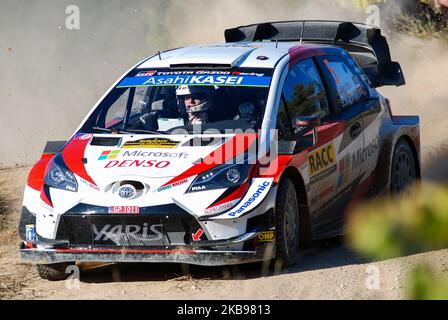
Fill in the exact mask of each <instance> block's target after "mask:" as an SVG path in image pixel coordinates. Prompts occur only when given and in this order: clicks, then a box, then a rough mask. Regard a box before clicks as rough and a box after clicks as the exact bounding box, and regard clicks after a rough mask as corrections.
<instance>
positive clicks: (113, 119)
mask: <svg viewBox="0 0 448 320" xmlns="http://www.w3.org/2000/svg"><path fill="white" fill-rule="evenodd" d="M128 98H129V89H127V90H126V91H125V92H123V94H122V95H121V96H120V97H119V98H118V99H117V100H116V101H115V102H114V103H113V104H112V105H111V106H110V108H109V109H108V110H107V113H106V119H105V127H106V128H110V127H113V126H114V125H116V124H118V123H120V122H122V121H123V120H124V114H125V111H126V104H127V102H128Z"/></svg>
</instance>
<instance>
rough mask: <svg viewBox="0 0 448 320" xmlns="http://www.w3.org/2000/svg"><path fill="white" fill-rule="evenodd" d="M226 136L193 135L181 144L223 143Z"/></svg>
mask: <svg viewBox="0 0 448 320" xmlns="http://www.w3.org/2000/svg"><path fill="white" fill-rule="evenodd" d="M225 139H226V138H217V137H207V138H204V137H194V138H192V139H190V140H188V141H186V142H184V143H183V144H182V147H210V146H215V145H218V144H222V143H224V140H225Z"/></svg>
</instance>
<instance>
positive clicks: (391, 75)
mask: <svg viewBox="0 0 448 320" xmlns="http://www.w3.org/2000/svg"><path fill="white" fill-rule="evenodd" d="M224 36H225V39H226V42H244V41H249V42H253V41H266V40H269V41H300V42H312V43H320V44H327V45H332V46H335V47H339V48H342V49H344V50H346V51H347V52H348V53H349V54H350V55H351V56H352V57H353V59H354V60H355V61H356V62H357V63H358V65H359V66H360V67H361V68H362V69H363V70H364V72H365V73H366V74H367V76H368V77H369V79H370V81H371V82H372V84H373V85H374V87H381V86H386V85H395V86H401V85H404V84H405V83H406V82H405V79H404V75H403V72H402V71H401V67H400V64H399V63H398V62H394V61H392V59H391V56H390V50H389V45H388V43H387V40H386V38H385V37H384V36H382V35H381V29H379V28H378V27H376V26H372V25H366V24H362V23H353V22H343V21H319V20H299V21H280V22H266V23H260V24H252V25H247V26H240V27H236V28H231V29H226V30H225V33H224Z"/></svg>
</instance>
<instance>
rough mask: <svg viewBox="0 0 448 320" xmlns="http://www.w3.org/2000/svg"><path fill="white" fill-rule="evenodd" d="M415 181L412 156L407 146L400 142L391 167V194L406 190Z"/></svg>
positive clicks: (415, 170)
mask: <svg viewBox="0 0 448 320" xmlns="http://www.w3.org/2000/svg"><path fill="white" fill-rule="evenodd" d="M416 179H417V168H416V166H415V161H414V154H413V153H412V150H411V147H410V146H409V144H408V143H407V142H406V141H404V140H401V141H400V142H399V143H398V144H397V145H396V147H395V151H394V156H393V158H392V167H391V192H392V193H393V194H398V193H401V192H403V191H406V190H408V188H409V187H410V186H411V184H412V183H413V182H414V181H415V180H416Z"/></svg>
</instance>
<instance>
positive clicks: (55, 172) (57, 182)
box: [44, 153, 78, 192]
mask: <svg viewBox="0 0 448 320" xmlns="http://www.w3.org/2000/svg"><path fill="white" fill-rule="evenodd" d="M44 182H45V184H46V185H48V186H50V187H52V188H56V189H62V190H67V191H72V192H76V191H78V182H77V181H76V178H75V175H74V174H73V172H71V171H70V170H69V169H68V168H67V166H66V165H65V163H64V160H63V159H62V155H61V154H60V153H58V154H57V155H56V156H55V157H54V158H53V159H52V160H51V162H50V163H49V164H48V167H47V172H46V174H45V179H44Z"/></svg>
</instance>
